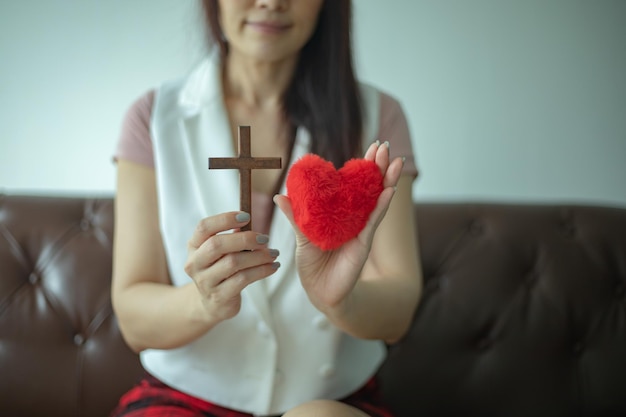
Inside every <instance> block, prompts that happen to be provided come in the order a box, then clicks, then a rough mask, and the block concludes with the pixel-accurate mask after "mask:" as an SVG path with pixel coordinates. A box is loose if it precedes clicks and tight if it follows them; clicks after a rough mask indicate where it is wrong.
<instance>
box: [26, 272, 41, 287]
mask: <svg viewBox="0 0 626 417" xmlns="http://www.w3.org/2000/svg"><path fill="white" fill-rule="evenodd" d="M28 282H30V283H31V284H33V285H35V284H36V283H37V282H39V275H37V274H35V273H34V272H31V273H30V275H29V276H28Z"/></svg>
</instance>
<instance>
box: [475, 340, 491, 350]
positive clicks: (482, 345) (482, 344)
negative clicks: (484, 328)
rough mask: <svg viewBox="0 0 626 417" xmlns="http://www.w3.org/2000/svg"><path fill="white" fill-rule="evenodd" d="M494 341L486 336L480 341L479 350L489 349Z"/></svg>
mask: <svg viewBox="0 0 626 417" xmlns="http://www.w3.org/2000/svg"><path fill="white" fill-rule="evenodd" d="M491 345H492V341H491V339H489V338H488V337H484V338H482V339H480V340H479V341H478V349H479V350H487V349H489V348H490V347H491Z"/></svg>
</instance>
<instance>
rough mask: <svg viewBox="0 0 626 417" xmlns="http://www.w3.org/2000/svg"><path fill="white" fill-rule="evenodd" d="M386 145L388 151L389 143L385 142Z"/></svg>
mask: <svg viewBox="0 0 626 417" xmlns="http://www.w3.org/2000/svg"><path fill="white" fill-rule="evenodd" d="M384 145H385V146H387V149H389V141H388V140H386V141H385V143H384Z"/></svg>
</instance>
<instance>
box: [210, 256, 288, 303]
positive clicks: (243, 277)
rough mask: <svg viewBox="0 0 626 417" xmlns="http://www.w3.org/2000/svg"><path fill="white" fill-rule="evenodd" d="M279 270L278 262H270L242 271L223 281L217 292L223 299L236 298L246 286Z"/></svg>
mask: <svg viewBox="0 0 626 417" xmlns="http://www.w3.org/2000/svg"><path fill="white" fill-rule="evenodd" d="M278 268H280V262H272V263H269V264H263V265H259V266H255V267H252V268H248V269H243V270H241V271H238V272H237V273H235V274H233V275H232V276H230V277H228V278H227V279H225V280H223V281H222V282H221V283H220V284H219V286H218V287H217V290H218V291H219V292H220V293H221V294H223V298H224V299H231V298H233V297H236V296H238V295H239V294H241V292H242V291H243V290H244V288H246V287H247V286H248V285H250V284H252V283H254V282H256V281H260V280H262V279H264V278H267V277H269V276H270V275H272V274H273V273H275V272H276V271H277V270H278Z"/></svg>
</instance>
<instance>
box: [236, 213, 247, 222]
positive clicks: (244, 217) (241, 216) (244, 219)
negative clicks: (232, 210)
mask: <svg viewBox="0 0 626 417" xmlns="http://www.w3.org/2000/svg"><path fill="white" fill-rule="evenodd" d="M235 220H237V221H238V222H239V223H245V222H247V221H250V215H249V214H248V213H246V212H245V211H242V212H241V213H237V215H236V216H235Z"/></svg>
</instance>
